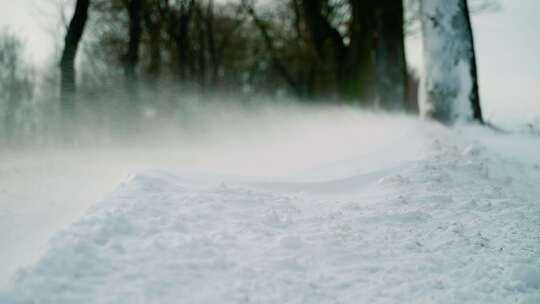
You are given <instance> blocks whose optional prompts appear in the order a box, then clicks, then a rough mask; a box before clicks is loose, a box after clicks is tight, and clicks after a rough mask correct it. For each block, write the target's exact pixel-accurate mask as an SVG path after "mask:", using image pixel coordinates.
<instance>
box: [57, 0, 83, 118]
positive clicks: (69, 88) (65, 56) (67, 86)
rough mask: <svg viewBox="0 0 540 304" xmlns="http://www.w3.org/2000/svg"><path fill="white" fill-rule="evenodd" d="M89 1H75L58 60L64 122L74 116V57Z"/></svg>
mask: <svg viewBox="0 0 540 304" xmlns="http://www.w3.org/2000/svg"><path fill="white" fill-rule="evenodd" d="M89 5H90V1H89V0H77V3H76V5H75V12H74V14H73V18H72V19H71V22H70V23H69V27H68V30H67V34H66V37H65V45H64V51H63V52H62V58H61V60H60V72H61V79H60V81H61V82H60V85H61V87H60V94H61V96H60V99H61V110H62V116H63V118H64V120H68V121H69V120H72V119H73V116H74V114H75V100H74V99H75V91H76V83H75V57H76V55H77V49H78V47H79V44H80V41H81V38H82V35H83V32H84V27H85V25H86V21H87V19H88V7H89Z"/></svg>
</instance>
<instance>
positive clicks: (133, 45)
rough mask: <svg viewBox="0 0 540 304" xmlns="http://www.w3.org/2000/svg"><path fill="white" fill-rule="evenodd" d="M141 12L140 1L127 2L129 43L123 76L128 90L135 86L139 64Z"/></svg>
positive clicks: (131, 0)
mask: <svg viewBox="0 0 540 304" xmlns="http://www.w3.org/2000/svg"><path fill="white" fill-rule="evenodd" d="M141 10H142V7H141V0H130V1H129V4H128V16H129V42H128V49H127V53H126V57H125V64H124V75H125V77H126V81H127V84H128V88H133V87H136V86H137V84H136V82H137V65H138V64H139V49H140V44H141V35H142V24H141Z"/></svg>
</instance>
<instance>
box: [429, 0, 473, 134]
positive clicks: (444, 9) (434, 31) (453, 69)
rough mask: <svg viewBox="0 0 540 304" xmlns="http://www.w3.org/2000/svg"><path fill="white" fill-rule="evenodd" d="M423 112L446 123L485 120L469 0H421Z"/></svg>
mask: <svg viewBox="0 0 540 304" xmlns="http://www.w3.org/2000/svg"><path fill="white" fill-rule="evenodd" d="M421 16H422V32H423V49H424V66H425V75H424V77H425V78H424V90H425V95H424V102H423V109H422V112H423V114H424V115H427V116H429V117H431V118H434V119H436V120H438V121H441V122H443V123H446V124H453V123H456V122H460V121H473V120H477V121H480V122H481V121H482V112H481V109H480V101H479V95H478V80H477V73H476V60H475V52H474V42H473V33H472V28H471V23H470V19H469V10H468V6H467V0H422V2H421Z"/></svg>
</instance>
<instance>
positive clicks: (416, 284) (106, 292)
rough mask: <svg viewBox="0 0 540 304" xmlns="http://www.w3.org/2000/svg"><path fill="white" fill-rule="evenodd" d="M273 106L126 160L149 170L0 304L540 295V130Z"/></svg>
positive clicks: (55, 240)
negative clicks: (190, 141) (286, 112)
mask: <svg viewBox="0 0 540 304" xmlns="http://www.w3.org/2000/svg"><path fill="white" fill-rule="evenodd" d="M323 113H325V114H323ZM276 114H278V113H277V112H276V113H266V114H265V115H263V116H260V117H258V119H257V121H258V122H260V124H259V126H257V127H252V128H249V129H246V127H247V126H253V124H245V125H243V122H242V121H241V120H237V119H236V120H234V121H235V124H234V126H236V128H235V127H234V126H233V127H228V128H227V130H228V131H227V132H230V133H227V132H225V133H224V132H223V130H222V131H220V132H216V133H214V135H218V134H219V136H216V137H215V138H221V139H222V140H223V142H220V143H219V144H217V143H216V141H215V140H209V141H208V142H205V143H204V144H203V143H201V142H199V144H200V146H199V147H198V148H197V147H196V145H194V146H192V147H191V148H190V149H184V150H180V149H170V150H168V151H166V152H165V153H164V154H159V153H158V154H155V155H153V156H152V154H146V155H147V156H148V157H151V158H152V159H154V160H155V161H154V162H148V157H147V158H144V157H143V158H144V159H146V161H147V163H146V164H144V165H143V162H141V161H140V160H139V161H132V162H131V163H130V162H129V161H127V159H128V158H129V156H127V155H128V154H127V153H126V151H125V150H124V151H121V152H119V155H121V156H123V157H124V161H125V162H127V163H128V164H124V165H122V163H118V162H115V164H116V166H117V171H124V170H125V171H138V172H139V173H134V174H131V175H130V176H129V177H128V178H127V179H125V180H124V181H123V182H122V183H121V185H120V186H118V187H117V189H116V190H115V191H114V192H112V193H111V194H110V195H108V196H107V197H105V198H104V199H103V200H101V201H100V202H99V203H97V204H94V205H92V206H91V207H90V209H89V210H87V211H86V212H85V214H84V215H83V216H82V217H80V218H78V219H77V220H76V221H75V222H74V223H73V224H71V225H68V226H66V227H65V228H64V229H62V230H61V231H60V232H58V233H56V234H55V235H54V237H52V239H51V240H50V242H49V244H48V249H47V250H46V251H45V252H44V253H43V254H42V255H41V256H40V257H39V259H38V260H37V262H35V263H33V264H32V265H30V266H28V267H25V268H24V269H22V270H20V271H18V272H17V274H16V275H15V276H14V280H13V282H12V284H11V285H10V286H9V287H8V288H6V290H5V291H4V292H3V293H2V294H1V295H0V302H1V303H33V302H35V303H250V302H254V303H327V302H336V303H402V302H403V303H413V302H414V303H538V302H539V301H540V246H539V245H538V244H539V242H538V241H539V239H538V235H539V232H540V230H539V228H538V227H540V209H539V207H538V200H539V198H540V188H538V186H537V185H538V184H539V183H540V156H539V155H538V153H529V152H530V151H539V150H540V143H539V141H538V138H534V137H531V136H528V135H522V136H517V135H512V136H510V135H504V134H496V133H494V132H492V131H490V130H486V129H483V128H480V127H461V128H457V129H454V130H450V129H446V128H443V127H441V126H439V125H435V124H432V123H428V122H421V121H416V120H413V119H410V118H406V117H399V116H398V117H390V116H379V115H374V114H366V113H361V112H358V111H356V110H351V109H337V110H335V111H334V112H332V111H330V112H320V111H309V112H306V113H300V112H298V113H297V114H299V115H298V116H295V115H290V116H286V117H281V119H277V120H274V119H276V118H277V117H280V116H281V113H279V115H276ZM300 114H302V115H300ZM272 120H274V121H279V123H276V124H267V123H268V122H269V121H272ZM244 122H247V120H246V121H244ZM208 138H212V131H211V132H209V134H208ZM212 145H214V146H212ZM515 147H520V149H515ZM199 148H200V149H199ZM510 152H512V153H510ZM86 153H88V152H86ZM88 155H89V154H88ZM107 155H108V156H110V155H111V154H110V153H107ZM156 155H161V156H162V157H163V158H164V159H162V160H158V157H156ZM94 156H95V154H94ZM79 157H81V156H80V155H79ZM134 164H138V166H137V165H134ZM120 167H121V168H122V169H121V170H120V169H118V168H120ZM151 167H154V168H162V169H161V170H148V169H149V168H151ZM130 168H131V169H130ZM88 182H91V180H89V181H88ZM8 246H9V244H8Z"/></svg>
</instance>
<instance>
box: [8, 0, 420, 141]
mask: <svg viewBox="0 0 540 304" xmlns="http://www.w3.org/2000/svg"><path fill="white" fill-rule="evenodd" d="M85 2H86V3H87V8H86V9H87V11H86V14H83V15H81V14H80V12H79V14H78V13H77V10H75V13H74V14H73V8H74V7H75V4H76V5H77V9H79V8H80V7H82V8H83V9H84V3H85ZM67 3H68V4H71V5H70V6H69V7H67V8H65V10H69V11H70V13H69V15H68V16H67V17H68V19H71V20H66V22H65V26H66V28H65V32H66V33H67V34H65V37H62V39H65V40H63V42H64V43H63V44H64V45H63V48H64V49H63V51H64V53H63V54H62V55H63V56H62V60H60V58H55V62H60V61H61V63H62V64H60V69H59V68H58V66H56V65H55V66H54V67H53V69H54V71H46V72H44V73H42V74H43V75H44V76H43V75H42V77H41V78H39V79H36V78H37V77H36V75H37V73H35V72H33V71H32V69H31V68H29V67H28V65H26V64H24V62H23V61H22V59H21V58H22V55H21V54H22V53H23V51H22V47H23V45H22V44H21V42H20V41H19V40H17V38H16V37H15V36H14V35H12V34H10V33H9V32H7V31H5V32H4V33H3V34H2V35H1V37H0V64H1V65H2V69H1V71H0V74H1V75H0V77H1V79H0V86H1V94H2V96H1V97H0V98H1V99H2V100H3V102H2V104H1V107H2V109H0V113H2V118H1V119H2V123H3V127H2V131H1V134H0V138H1V139H2V141H3V142H6V141H17V140H19V141H26V140H29V141H37V142H40V141H42V142H46V141H48V140H49V139H48V138H50V137H54V136H49V137H47V136H46V135H47V134H49V135H50V134H53V135H54V134H56V133H59V132H62V131H65V130H66V129H68V130H72V129H73V128H77V129H79V130H80V129H83V130H88V133H92V132H94V133H95V132H96V131H97V130H98V129H100V128H101V129H103V130H108V129H110V128H111V127H117V128H118V129H121V130H123V131H125V130H126V129H129V130H132V131H133V130H135V131H137V132H139V131H140V130H141V129H144V128H145V126H144V125H142V124H141V123H140V122H144V121H150V122H149V123H150V124H152V123H155V121H156V120H158V119H159V120H162V121H163V120H166V119H171V120H175V119H179V118H180V119H182V118H185V116H186V115H188V114H186V113H189V111H187V110H186V103H193V102H194V100H195V101H197V102H208V103H211V102H227V100H241V101H243V102H248V103H249V102H251V101H257V100H260V98H259V97H260V96H265V97H266V98H265V100H267V101H269V100H270V101H271V100H276V101H279V100H285V99H287V100H289V99H294V100H300V101H302V102H308V103H315V102H317V103H325V102H326V103H347V104H358V105H361V106H364V107H368V108H374V109H383V110H390V111H409V112H412V113H415V112H417V110H418V108H417V86H418V79H417V78H416V77H415V76H414V72H412V71H409V72H408V70H407V65H406V62H405V43H404V36H405V33H406V32H408V31H409V30H410V29H411V26H412V25H411V24H412V21H413V20H414V11H415V5H417V2H416V1H405V3H403V2H402V1H400V0H364V1H358V0H271V1H263V0H259V1H254V0H237V1H224V0H223V1H217V0H216V1H214V0H90V1H88V0H86V1H85V0H82V1H81V0H79V1H72V2H71V3H70V2H67ZM81 3H82V4H81ZM79 6H80V7H79ZM406 9H407V11H408V13H407V14H406ZM410 12H412V14H411V13H410ZM406 15H407V16H412V17H411V18H409V17H405V16H406ZM72 16H73V17H72ZM77 16H79V17H77ZM81 16H82V17H84V18H87V20H84V21H85V22H83V23H82V28H81V36H82V40H81V42H80V46H78V45H77V44H78V43H79V41H76V44H75V45H74V46H75V48H74V49H73V45H72V46H71V47H72V49H69V47H70V43H72V42H73V41H69V40H70V39H71V38H73V37H75V36H76V35H75V36H72V37H71V38H69V37H70V36H69V35H70V27H73V25H74V23H76V21H77V20H75V19H76V18H80V17H81ZM68 21H70V22H69V23H68ZM80 21H81V20H79V25H81V23H80ZM71 30H73V28H71ZM413 30H414V29H413ZM72 40H73V39H72ZM75 40H76V39H75ZM66 50H67V51H68V52H67V53H68V55H66ZM69 52H71V53H72V54H70V53H69ZM57 55H58V56H57V57H60V56H59V55H60V54H57ZM70 55H71V56H72V57H73V58H71V59H73V62H74V63H73V66H72V67H70V65H69V62H68V63H67V64H66V61H69V59H70V58H69V56H70ZM10 56H11V57H10ZM66 56H67V59H66V58H64V57H66ZM75 56H76V57H75ZM75 58H76V59H77V60H75ZM75 63H76V64H75ZM70 74H72V75H73V79H71V80H70ZM66 75H67V76H66ZM36 96H37V97H36ZM67 121H70V123H74V124H73V125H72V126H70V127H66V125H65V123H66V122H67ZM147 123H148V122H147ZM103 132H106V131H103ZM123 134H124V135H125V133H123Z"/></svg>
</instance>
